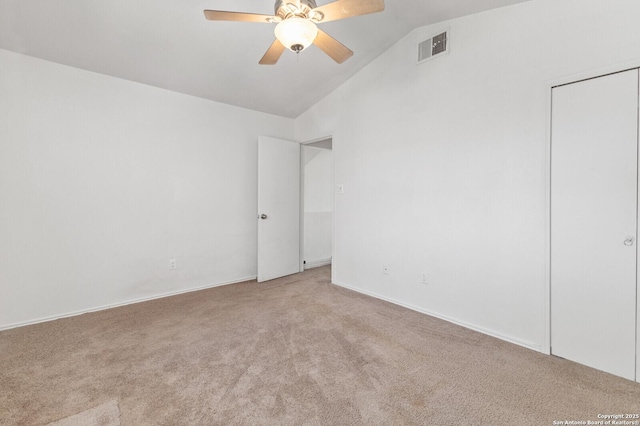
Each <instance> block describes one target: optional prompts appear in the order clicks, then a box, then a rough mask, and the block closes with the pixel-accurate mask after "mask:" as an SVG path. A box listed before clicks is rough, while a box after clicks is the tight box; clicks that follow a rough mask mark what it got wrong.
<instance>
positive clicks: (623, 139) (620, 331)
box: [551, 70, 638, 380]
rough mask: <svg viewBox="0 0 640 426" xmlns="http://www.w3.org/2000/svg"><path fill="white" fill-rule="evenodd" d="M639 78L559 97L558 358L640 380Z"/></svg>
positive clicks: (554, 322) (554, 165)
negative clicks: (639, 251) (639, 267)
mask: <svg viewBox="0 0 640 426" xmlns="http://www.w3.org/2000/svg"><path fill="white" fill-rule="evenodd" d="M637 151H638V71H637V70H632V71H626V72H621V73H617V74H612V75H608V76H604V77H600V78H596V79H591V80H586V81H582V82H578V83H574V84H569V85H565V86H560V87H557V88H554V89H553V112H552V139H551V348H552V349H551V350H552V353H553V354H554V355H557V356H560V357H563V358H567V359H570V360H573V361H576V362H579V363H581V364H585V365H588V366H591V367H594V368H597V369H599V370H603V371H607V372H609V373H612V374H615V375H618V376H622V377H625V378H628V379H631V380H634V379H635V368H636V367H635V363H636V326H637V324H636V305H637V300H636V263H637V260H636V259H637V255H636V247H637V241H636V234H637V231H636V228H637V215H638V213H637V205H638V204H637V193H638V190H637V185H638V166H637V165H638V152H637Z"/></svg>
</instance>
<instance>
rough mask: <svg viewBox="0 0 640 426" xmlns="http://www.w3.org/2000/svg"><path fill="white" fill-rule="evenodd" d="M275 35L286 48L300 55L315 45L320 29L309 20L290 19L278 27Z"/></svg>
mask: <svg viewBox="0 0 640 426" xmlns="http://www.w3.org/2000/svg"><path fill="white" fill-rule="evenodd" d="M275 33H276V38H277V39H278V40H279V41H280V43H282V45H283V46H284V47H286V48H287V49H291V50H293V51H294V52H296V53H298V52H301V51H302V50H304V49H306V48H307V47H309V45H310V44H311V43H313V40H315V39H316V36H317V35H318V27H316V25H315V24H314V23H313V22H311V21H309V20H307V19H303V18H290V19H286V20H284V21H282V22H280V23H279V24H278V25H276V29H275Z"/></svg>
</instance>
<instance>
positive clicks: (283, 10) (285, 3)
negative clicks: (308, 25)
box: [274, 0, 317, 20]
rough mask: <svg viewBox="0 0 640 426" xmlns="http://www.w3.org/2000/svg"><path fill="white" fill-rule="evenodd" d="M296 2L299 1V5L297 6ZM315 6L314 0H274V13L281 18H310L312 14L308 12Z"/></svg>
mask: <svg viewBox="0 0 640 426" xmlns="http://www.w3.org/2000/svg"><path fill="white" fill-rule="evenodd" d="M297 3H300V7H298V5H297ZM316 7H317V6H316V1H315V0H299V1H296V2H294V1H292V0H276V5H275V7H274V9H275V15H276V16H278V17H279V18H280V19H282V20H285V19H289V18H293V17H299V18H304V19H311V18H313V16H311V15H313V14H312V13H310V12H311V10H312V9H315V8H316Z"/></svg>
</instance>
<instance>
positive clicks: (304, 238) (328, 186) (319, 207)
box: [300, 138, 333, 269]
mask: <svg viewBox="0 0 640 426" xmlns="http://www.w3.org/2000/svg"><path fill="white" fill-rule="evenodd" d="M332 147H333V146H332V139H331V138H326V139H322V140H320V141H316V142H312V143H307V144H303V145H302V155H301V159H302V164H301V166H302V170H301V172H302V173H301V175H302V188H301V189H302V191H301V192H302V203H301V204H302V218H301V219H302V221H301V229H300V231H301V232H300V234H301V244H300V247H301V252H302V256H301V259H302V268H304V269H311V268H316V267H319V266H325V265H330V264H331V259H332V250H333V151H332Z"/></svg>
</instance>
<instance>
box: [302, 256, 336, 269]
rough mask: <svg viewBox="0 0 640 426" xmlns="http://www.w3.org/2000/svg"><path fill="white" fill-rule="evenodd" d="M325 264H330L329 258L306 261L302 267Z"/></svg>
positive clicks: (308, 267) (314, 266)
mask: <svg viewBox="0 0 640 426" xmlns="http://www.w3.org/2000/svg"><path fill="white" fill-rule="evenodd" d="M327 265H331V258H329V259H322V260H314V261H313V262H307V263H305V264H304V269H312V268H319V267H320V266H327Z"/></svg>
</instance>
